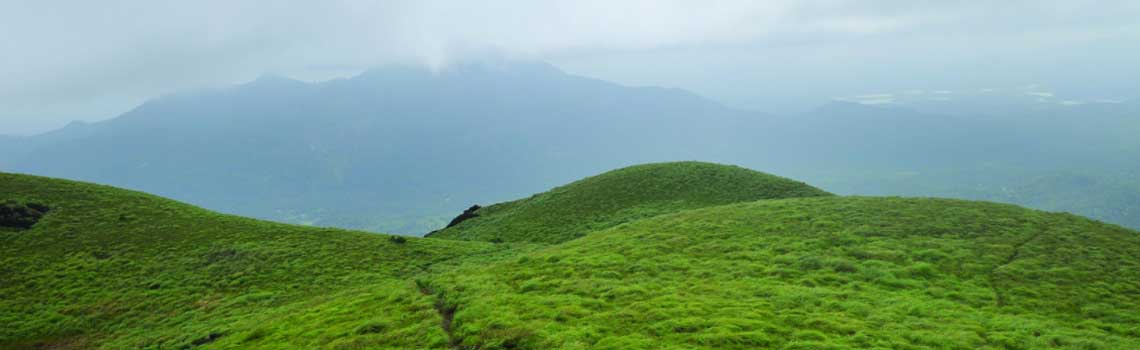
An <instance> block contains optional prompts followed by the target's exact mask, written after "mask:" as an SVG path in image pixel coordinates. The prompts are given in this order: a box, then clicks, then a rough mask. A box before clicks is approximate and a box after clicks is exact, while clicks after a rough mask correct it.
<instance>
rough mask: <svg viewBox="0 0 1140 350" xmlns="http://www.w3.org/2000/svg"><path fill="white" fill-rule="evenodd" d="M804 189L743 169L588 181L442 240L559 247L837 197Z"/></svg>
mask: <svg viewBox="0 0 1140 350" xmlns="http://www.w3.org/2000/svg"><path fill="white" fill-rule="evenodd" d="M829 195H831V194H829V193H827V192H824V191H822V190H820V189H817V188H815V187H811V186H809V185H807V184H804V183H802V182H798V181H794V180H790V179H785V178H782V177H778V176H773V175H769V174H765V173H761V172H757V171H754V170H749V169H745V168H741V167H736V166H728V165H720V164H712V163H702V162H673V163H656V164H644V165H636V166H631V167H627V168H622V169H618V170H614V171H610V172H607V173H604V174H601V175H597V176H592V177H588V178H585V179H582V180H579V181H576V182H574V183H571V184H568V185H565V186H561V187H557V188H555V189H552V190H550V191H548V192H543V193H539V194H536V195H534V196H531V197H529V198H525V199H520V200H516V201H511V202H506V203H500V204H495V205H491V206H488V207H485V208H482V209H479V210H478V211H477V212H476V214H478V215H479V216H478V217H476V218H473V219H468V220H466V221H463V222H462V223H460V224H458V225H456V226H453V227H449V228H446V229H443V230H440V231H437V232H435V233H433V234H431V235H430V237H434V238H448V239H460V240H475V241H505V242H535V243H549V244H556V243H561V242H565V241H569V240H572V239H575V238H578V237H581V236H583V235H585V234H586V233H588V232H592V231H597V230H601V229H606V228H609V227H613V226H617V225H619V224H622V223H626V222H632V221H636V220H640V219H644V218H648V217H653V216H657V215H661V214H668V213H673V212H677V211H681V210H688V209H695V208H701V207H708V206H714V205H721V204H728V203H739V202H750V201H755V200H761V199H777V198H792V197H812V196H829Z"/></svg>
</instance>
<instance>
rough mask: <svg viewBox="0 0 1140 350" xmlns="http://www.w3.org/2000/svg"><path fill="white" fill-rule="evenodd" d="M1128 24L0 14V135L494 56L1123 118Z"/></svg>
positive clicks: (784, 107)
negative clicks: (184, 96) (232, 89)
mask: <svg viewBox="0 0 1140 350" xmlns="http://www.w3.org/2000/svg"><path fill="white" fill-rule="evenodd" d="M1137 18H1140V1H1132V0H1120V1H1113V0H1105V1H1077V0H1074V1H1048V0H1038V1H1020V0H1008V1H946V0H942V1H921V0H910V1H904V0H898V1H868V0H863V1H843V0H827V1H820V0H799V1H784V0H770V1H667V0H665V1H619V0H597V1H595V0H574V1H527V0H512V1H495V0H488V1H462V2H461V1H434V0H416V1H365V0H329V1H259V2H255V1H241V0H226V1H220V0H198V1H162V0H108V1H98V2H95V1H53V0H0V57H4V59H3V60H0V134H9V135H28V134H35V133H40V132H44V131H48V130H51V129H54V128H58V127H61V126H63V125H65V124H67V123H68V122H70V121H72V120H84V121H95V120H101V119H107V118H111V117H114V116H116V115H118V114H120V113H123V112H125V111H127V110H129V109H130V108H132V107H134V106H136V105H138V104H139V103H141V102H143V101H145V100H146V99H148V98H152V97H156V96H160V95H163V94H169V93H173V92H176V91H180V90H185V89H195V88H201V87H211V86H225V85H229V84H234V83H239V82H242V81H248V80H250V79H253V78H254V77H256V76H258V75H261V74H264V73H276V74H283V75H287V76H291V77H295V78H300V79H303V80H310V81H319V80H323V79H328V78H332V77H341V76H348V75H351V74H354V73H356V72H360V71H362V70H365V69H368V68H370V67H375V66H380V65H385V64H394V63H400V64H408V63H412V64H421V65H424V66H427V67H429V68H432V69H435V70H440V69H446V67H448V66H449V65H451V64H455V63H460V62H465V61H470V60H480V59H486V58H488V57H495V58H508V59H520V60H542V61H547V62H550V63H552V64H554V65H556V66H558V67H560V68H562V69H563V70H566V71H568V72H570V73H574V74H579V75H585V76H590V77H596V78H600V79H605V80H610V81H614V82H618V83H622V84H627V85H655V86H665V87H679V88H684V89H688V90H692V91H694V92H697V93H699V94H702V95H705V96H707V97H710V98H712V99H714V100H717V101H720V102H723V103H725V104H728V105H730V106H734V107H739V108H749V109H755V110H760V111H766V112H771V113H795V112H798V111H803V110H807V109H810V108H812V107H813V106H816V105H819V104H822V103H826V102H828V101H833V100H846V101H857V102H861V103H869V104H897V103H904V102H905V101H907V98H912V99H913V98H914V97H915V96H930V98H952V97H953V96H958V95H961V94H963V93H982V92H986V91H989V92H1004V93H1008V94H1010V95H1011V96H1012V95H1016V96H1020V97H1032V98H1034V101H1036V99H1037V98H1044V97H1045V96H1046V94H1047V95H1048V96H1049V97H1048V98H1045V99H1044V100H1042V101H1044V102H1042V103H1055V104H1064V103H1094V102H1096V101H1120V100H1128V99H1133V98H1135V97H1137V96H1138V95H1140V65H1138V64H1137V62H1140V21H1138V20H1136V19H1137ZM918 92H921V94H918Z"/></svg>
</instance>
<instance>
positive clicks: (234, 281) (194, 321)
mask: <svg viewBox="0 0 1140 350" xmlns="http://www.w3.org/2000/svg"><path fill="white" fill-rule="evenodd" d="M5 200H12V201H18V202H20V203H25V202H30V203H42V204H43V205H46V206H48V207H50V209H49V211H48V212H47V214H46V215H44V216H43V217H42V218H41V219H40V220H39V222H38V223H36V224H35V225H34V226H32V228H31V229H15V228H11V227H9V228H3V229H0V281H3V283H0V296H2V297H0V349H28V348H37V347H38V348H49V349H88V348H97V347H98V348H106V349H133V348H163V349H180V348H189V347H194V346H195V345H206V344H210V348H215V347H217V348H232V347H247V348H259V349H272V348H280V349H285V348H291V349H295V348H311V347H318V346H326V347H332V348H336V347H349V348H352V347H354V346H360V347H367V348H392V349H408V348H428V347H440V346H445V345H446V341H447V338H446V335H445V334H444V333H443V331H442V330H441V328H440V327H439V316H438V313H437V312H436V310H435V308H434V305H433V303H434V298H433V297H431V296H426V295H423V294H422V293H420V292H419V290H418V288H417V287H416V286H415V283H414V277H413V276H416V275H418V274H420V273H422V272H424V271H427V270H429V269H431V268H432V266H433V265H434V264H437V263H440V262H443V261H446V260H449V259H455V258H457V257H461V256H470V255H473V254H483V253H491V252H494V251H495V250H496V249H499V248H496V247H493V246H492V245H490V244H485V243H478V242H459V241H447V240H428V239H419V238H407V239H406V240H405V241H404V242H403V243H398V241H399V240H398V239H391V238H390V236H386V235H377V234H370V233H362V232H350V231H343V230H335V229H322V228H311V227H301V226H290V225H282V224H275V223H269V222H263V221H257V220H251V219H245V218H241V217H235V216H228V215H220V214H217V213H213V212H210V211H206V210H203V209H200V208H197V207H193V206H189V205H185V204H182V203H178V202H174V201H171V200H167V199H163V198H159V197H155V196H151V195H147V194H143V193H138V192H131V191H126V190H120V189H115V188H111V187H105V186H97V185H92V184H86V183H79V182H71V181H64V180H55V179H48V178H41V177H32V176H23V175H12V174H0V202H3V201H5ZM362 327H363V328H362Z"/></svg>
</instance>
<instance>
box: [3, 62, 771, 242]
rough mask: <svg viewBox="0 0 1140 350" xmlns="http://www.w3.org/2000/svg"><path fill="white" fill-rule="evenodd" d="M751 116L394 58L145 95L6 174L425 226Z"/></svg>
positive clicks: (702, 151) (290, 216) (675, 95)
mask: <svg viewBox="0 0 1140 350" xmlns="http://www.w3.org/2000/svg"><path fill="white" fill-rule="evenodd" d="M753 116H755V114H752V113H742V112H738V111H733V110H730V109H728V108H725V107H723V106H721V105H718V104H716V103H713V102H710V101H708V100H705V99H703V98H701V97H698V96H696V95H693V94H691V93H687V92H684V91H681V90H675V89H660V88H631V87H625V86H619V85H615V84H611V83H607V82H603V81H599V80H593V79H586V78H581V77H575V76H570V75H566V74H563V73H562V72H560V71H558V70H556V69H554V68H552V67H550V66H547V65H543V64H505V65H491V64H480V65H467V66H458V67H454V68H452V69H449V70H446V71H443V72H439V73H432V72H430V71H426V70H422V69H417V68H405V67H393V68H385V69H377V70H373V71H369V72H366V73H364V74H362V75H360V76H357V77H354V78H352V79H344V80H335V81H330V82H326V83H321V84H306V83H302V82H298V81H294V80H289V79H286V78H281V77H273V76H267V77H263V78H260V79H257V80H255V81H253V82H250V83H248V84H245V85H241V86H237V87H233V88H229V89H223V90H212V91H198V92H193V93H185V94H178V95H173V96H166V97H162V98H158V99H155V100H152V101H149V102H147V103H145V104H143V105H141V106H139V107H138V108H136V109H134V110H132V111H130V112H127V113H125V114H124V115H122V116H120V117H118V118H115V119H113V120H109V121H105V122H101V123H97V124H95V125H93V126H92V127H91V129H93V130H92V132H91V134H90V135H85V136H84V137H78V138H60V139H59V140H53V141H52V142H40V141H41V140H40V139H44V138H48V137H54V136H52V135H43V136H41V137H37V138H33V140H32V141H35V142H36V143H43V145H37V146H36V147H35V150H34V151H33V152H30V153H29V154H27V155H25V156H24V157H22V159H20V160H18V161H15V162H13V165H11V166H10V170H15V171H20V172H28V173H34V174H43V175H50V176H59V177H66V178H74V179H82V180H88V181H94V182H100V183H107V184H113V185H117V186H124V187H129V188H134V189H140V190H144V191H148V192H154V193H157V194H160V195H164V196H169V197H173V198H176V199H180V200H184V201H188V202H191V203H195V204H200V205H203V206H206V207H209V208H213V209H218V210H221V211H225V212H232V213H240V214H244V215H252V216H257V217H263V218H270V219H276V220H285V221H294V222H313V223H317V224H332V225H342V226H352V227H363V228H370V229H376V230H388V231H396V232H426V231H427V230H428V229H429V228H433V226H434V225H435V224H437V223H438V222H441V221H442V220H443V219H445V217H446V216H449V215H451V213H452V212H454V211H456V210H458V209H461V208H463V207H465V206H468V205H470V204H471V202H473V201H477V200H478V201H495V200H504V199H509V198H512V197H513V196H517V195H520V194H525V193H528V192H536V191H540V190H543V189H545V187H547V186H549V185H551V184H556V183H561V182H567V181H569V180H572V179H575V178H578V177H582V176H584V175H587V174H590V173H595V172H599V171H601V170H603V169H608V168H613V167H616V166H620V165H626V164H632V163H638V162H644V161H650V160H660V159H662V158H665V157H683V158H699V157H701V156H704V155H709V154H716V153H719V152H721V151H722V150H723V149H726V148H728V147H732V145H731V144H730V143H729V140H730V138H728V137H716V135H718V134H726V133H727V132H729V131H731V130H732V125H734V123H737V119H741V118H749V117H753ZM65 130H66V129H65ZM709 140H714V141H712V142H710V141H709ZM432 217H434V218H432ZM425 218H427V219H425Z"/></svg>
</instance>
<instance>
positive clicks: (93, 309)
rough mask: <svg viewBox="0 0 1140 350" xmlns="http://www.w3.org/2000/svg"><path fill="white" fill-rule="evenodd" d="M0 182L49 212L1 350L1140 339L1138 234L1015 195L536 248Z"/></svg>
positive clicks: (808, 205)
mask: <svg viewBox="0 0 1140 350" xmlns="http://www.w3.org/2000/svg"><path fill="white" fill-rule="evenodd" d="M689 165H692V167H691V168H688V169H690V170H692V171H697V172H698V173H700V169H705V168H706V167H707V165H704V164H700V163H681V166H682V167H685V166H689ZM715 168H719V166H717V167H715ZM629 169H638V168H637V167H634V168H629ZM733 169H738V168H733ZM744 172H746V173H747V174H755V173H754V172H751V171H746V170H744ZM715 173H719V172H715ZM680 177H682V178H686V177H687V178H707V177H701V176H696V177H692V176H680ZM746 177H751V176H746ZM598 178H603V179H604V178H605V177H603V176H598V177H595V178H591V179H595V180H596V179H598ZM652 178H660V177H652ZM664 178H669V177H668V176H666V177H664ZM730 179H731V177H730ZM647 181H649V180H647ZM650 182H652V181H650ZM583 183H590V182H589V181H587V180H583V181H580V182H578V183H577V184H583ZM736 183H740V182H739V181H706V182H703V183H702V185H701V186H703V187H706V188H717V187H718V186H723V185H724V184H736ZM565 188H585V189H594V190H595V191H598V192H596V193H592V194H590V195H589V196H585V195H580V194H574V193H572V192H573V191H571V192H560V193H561V194H559V195H558V196H561V197H570V198H593V199H598V198H604V197H605V196H604V194H605V193H606V192H605V191H606V190H605V188H604V187H602V188H601V189H599V188H596V187H590V186H587V187H572V186H569V185H568V186H564V187H562V189H565ZM642 188H646V187H642ZM668 188H678V187H668ZM745 188H754V187H747V186H746V187H745ZM808 188H810V187H808ZM611 190H612V189H611ZM737 190H739V188H737ZM706 192H707V193H718V194H719V197H717V198H722V199H723V197H725V196H727V194H728V193H730V192H734V191H728V190H707V191H706ZM809 193H814V192H809ZM558 196H553V195H552V196H550V197H542V195H539V196H536V197H533V198H532V199H531V200H533V199H534V198H540V197H542V198H554V199H550V201H555V202H557V201H558V200H562V199H557V198H556V197H558ZM625 196H627V195H625V194H622V195H620V196H618V197H623V198H624V197H625ZM714 197H716V196H714ZM686 198H689V199H682V200H678V202H671V201H666V203H669V205H671V206H664V207H656V208H673V209H676V208H678V207H683V206H702V205H696V204H691V203H688V202H684V201H699V198H701V197H699V196H691V197H686ZM3 199H14V200H18V201H35V202H43V203H46V204H48V205H51V206H53V210H52V211H51V212H49V214H48V215H47V216H45V217H44V218H43V220H42V221H41V222H40V223H39V224H37V225H36V226H35V227H34V228H33V229H31V230H27V231H3V232H0V280H2V281H4V282H5V283H3V284H0V296H2V298H0V349H6V348H12V349H24V348H29V347H31V346H32V345H35V344H37V343H39V344H43V345H46V346H47V347H54V348H83V349H86V348H107V349H123V348H160V347H161V348H195V346H194V344H195V343H203V342H205V341H206V340H210V339H212V338H214V339H212V340H210V341H209V342H208V343H207V344H208V345H203V346H200V347H201V348H248V349H292V348H328V349H357V348H367V349H447V348H482V349H497V348H516V349H549V348H566V349H639V348H641V349H752V348H764V347H767V348H776V349H842V348H894V349H975V348H983V349H984V348H988V349H1037V348H1061V349H1118V348H1140V328H1138V327H1137V326H1136V325H1137V324H1140V305H1138V304H1140V298H1137V296H1138V295H1140V266H1138V262H1137V260H1136V258H1135V257H1136V256H1140V236H1137V233H1136V232H1135V231H1129V230H1126V229H1122V228H1119V227H1116V226H1111V225H1105V224H1101V223H1097V222H1094V221H1091V220H1087V219H1083V218H1079V217H1075V216H1072V215H1065V214H1048V213H1043V212H1039V211H1032V210H1027V209H1022V208H1019V207H1015V206H1009V205H998V204H990V203H983V202H966V201H952V200H934V199H897V198H843V197H831V196H823V197H819V198H801V199H782V200H763V201H759V202H748V203H737V204H729V205H723V206H715V207H709V208H703V209H696V210H688V211H680V212H675V213H673V214H669V215H659V216H654V217H652V218H647V219H642V220H638V221H636V222H629V223H624V224H618V223H617V222H608V221H603V223H607V225H609V224H612V225H616V226H615V227H610V228H608V229H605V230H601V231H597V232H593V233H590V234H588V235H586V236H585V237H583V238H581V239H576V240H571V241H568V242H565V243H562V244H558V245H549V246H547V245H541V244H538V245H525V244H500V245H492V244H487V243H481V242H462V241H452V240H437V239H408V242H407V243H404V244H396V243H393V242H391V241H389V240H388V239H387V237H385V236H382V235H372V234H365V233H358V232H351V231H341V230H330V229H318V228H306V227H298V226H289V225H280V224H273V223H267V222H261V221H255V220H249V219H243V218H238V217H233V216H226V215H219V214H215V213H212V212H209V211H205V210H202V209H198V208H194V207H191V206H186V205H184V204H180V203H177V202H173V201H169V200H165V199H161V198H157V197H154V196H150V195H145V194H141V193H137V192H130V191H123V190H117V189H113V188H109V187H103V186H95V185H90V184H82V183H76V182H69V181H62V180H52V179H45V178H37V177H30V176H19V175H4V174H0V200H3ZM718 200H720V199H718ZM651 202H652V201H651ZM698 203H702V202H698ZM529 205H540V204H537V203H531V204H529ZM630 207H634V208H636V207H638V206H637V205H636V204H634V205H632V206H629V205H626V206H624V208H630ZM586 209H588V208H583V209H581V210H586ZM674 211H675V210H674ZM630 217H631V216H625V217H624V218H627V219H622V221H626V220H630V219H628V218H630ZM533 218H534V219H535V220H549V219H552V218H550V217H547V216H542V215H539V216H534V217H533ZM610 218H612V217H610ZM506 222H508V223H511V224H514V225H522V227H533V226H534V225H538V224H537V223H531V224H519V223H518V222H517V221H506ZM485 224H486V223H485ZM486 225H488V227H486V228H485V229H487V230H488V231H487V232H494V231H492V230H494V229H495V228H494V227H491V226H490V224H486ZM582 225H586V224H582ZM581 227H585V226H579V228H581ZM450 307H456V312H455V313H454V319H453V320H452V322H451V327H450V332H448V331H447V330H445V329H444V328H443V327H441V321H443V320H444V319H447V318H446V317H441V315H446V314H448V313H447V312H442V313H441V312H440V309H449V308H450ZM211 335H213V336H211Z"/></svg>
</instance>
